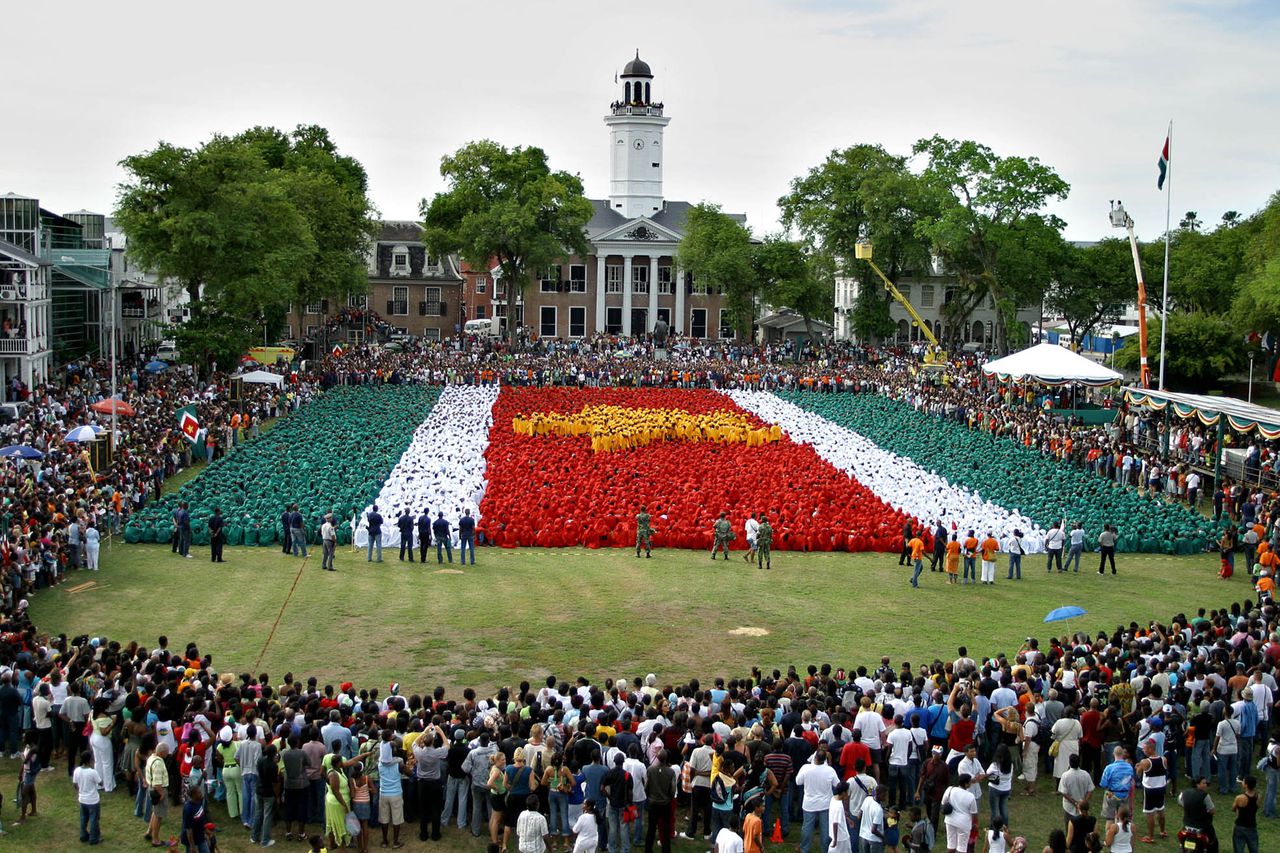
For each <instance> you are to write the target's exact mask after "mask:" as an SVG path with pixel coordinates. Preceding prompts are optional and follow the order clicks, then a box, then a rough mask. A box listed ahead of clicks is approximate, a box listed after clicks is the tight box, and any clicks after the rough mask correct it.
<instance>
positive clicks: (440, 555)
mask: <svg viewBox="0 0 1280 853" xmlns="http://www.w3.org/2000/svg"><path fill="white" fill-rule="evenodd" d="M431 538H433V539H435V540H436V562H437V563H443V562H444V555H445V553H448V555H449V562H450V563H452V562H453V539H452V538H450V535H449V522H447V521H445V518H444V513H443V512H438V513H436V520H435V521H433V522H431ZM473 551H474V549H473ZM471 559H472V560H475V555H474V553H473V554H472V557H471Z"/></svg>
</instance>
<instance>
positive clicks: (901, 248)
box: [778, 145, 930, 341]
mask: <svg viewBox="0 0 1280 853" xmlns="http://www.w3.org/2000/svg"><path fill="white" fill-rule="evenodd" d="M921 190H922V188H921V184H920V182H919V180H918V179H917V178H916V176H915V175H913V174H912V173H911V171H910V169H908V168H907V159H906V158H905V157H900V156H898V155H895V154H890V153H889V152H887V151H885V150H884V149H883V148H881V147H880V146H879V145H853V146H850V147H849V148H845V149H843V150H838V151H832V152H831V154H830V155H828V156H827V159H826V160H824V161H823V162H822V163H821V164H819V165H817V166H814V167H813V168H812V169H810V170H809V171H808V173H806V174H804V175H802V176H800V177H797V178H795V179H793V180H792V181H791V190H790V192H788V193H787V194H786V195H784V196H783V197H782V198H780V199H778V207H779V208H780V209H781V213H782V224H783V225H784V226H785V227H786V228H788V229H795V231H796V232H798V233H799V235H800V237H801V238H802V239H803V240H804V241H805V242H806V243H808V244H809V246H811V247H812V248H813V249H814V250H815V251H816V252H819V253H821V254H823V255H826V257H827V262H826V263H827V266H829V267H831V268H832V269H833V271H834V274H835V275H840V276H846V277H851V278H856V279H857V280H859V281H860V282H863V283H867V282H876V284H873V285H870V286H864V287H859V288H858V299H857V301H856V303H855V305H854V309H853V315H852V320H853V327H854V330H855V332H856V333H857V334H858V336H859V337H860V338H863V339H866V340H872V341H874V340H879V339H882V338H885V337H889V336H890V335H892V334H893V333H894V329H895V327H894V323H893V321H892V320H891V319H890V318H889V304H888V301H887V298H886V296H885V294H884V291H883V289H882V288H880V287H879V286H878V281H877V280H876V279H874V278H873V277H872V276H871V274H870V271H869V270H867V269H865V267H864V266H863V265H862V264H861V263H860V262H858V261H857V260H855V257H854V248H855V246H856V245H857V244H858V243H860V242H864V241H869V242H871V243H872V244H873V245H874V247H875V256H876V259H877V263H878V264H879V265H880V266H881V267H883V268H884V269H885V272H886V273H887V274H888V276H889V278H890V279H891V280H895V281H896V280H897V279H898V278H899V276H900V275H901V274H902V273H904V272H906V271H908V270H921V269H926V268H927V267H928V265H929V261H930V257H929V243H928V240H927V239H925V238H923V237H922V236H921V235H920V234H919V233H918V232H917V224H918V223H919V221H920V219H921V218H922V217H924V216H927V215H928V214H929V208H928V206H927V201H928V196H927V195H926V194H925V193H923V192H922V191H921Z"/></svg>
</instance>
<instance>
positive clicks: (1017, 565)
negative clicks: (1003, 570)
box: [1005, 530, 1026, 580]
mask: <svg viewBox="0 0 1280 853" xmlns="http://www.w3.org/2000/svg"><path fill="white" fill-rule="evenodd" d="M1005 551H1006V552H1007V553H1008V554H1009V577H1008V578H1006V580H1014V579H1015V574H1014V573H1015V572H1016V573H1017V575H1016V579H1017V580H1022V555H1023V554H1025V553H1026V546H1025V545H1024V544H1023V542H1022V531H1021V530H1015V531H1013V538H1011V539H1010V540H1009V542H1008V544H1007V545H1005Z"/></svg>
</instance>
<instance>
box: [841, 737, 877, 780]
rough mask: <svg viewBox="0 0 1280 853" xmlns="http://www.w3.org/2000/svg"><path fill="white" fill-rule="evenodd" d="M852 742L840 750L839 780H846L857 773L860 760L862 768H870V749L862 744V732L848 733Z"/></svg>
mask: <svg viewBox="0 0 1280 853" xmlns="http://www.w3.org/2000/svg"><path fill="white" fill-rule="evenodd" d="M850 737H852V738H853V740H851V741H849V742H848V743H846V744H845V745H844V748H843V749H841V750H840V770H841V771H842V775H841V776H840V778H841V779H845V780H848V779H850V778H852V777H853V775H854V774H856V773H857V772H858V770H857V767H858V761H859V759H861V760H862V766H863V767H870V766H871V749H870V748H869V747H868V746H867V745H866V744H865V743H863V742H862V732H860V731H858V730H857V729H854V730H853V731H852V732H850Z"/></svg>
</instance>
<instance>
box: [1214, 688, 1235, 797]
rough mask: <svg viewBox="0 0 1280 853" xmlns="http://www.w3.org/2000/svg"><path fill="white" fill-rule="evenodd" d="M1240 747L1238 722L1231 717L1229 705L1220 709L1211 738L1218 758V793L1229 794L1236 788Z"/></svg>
mask: <svg viewBox="0 0 1280 853" xmlns="http://www.w3.org/2000/svg"><path fill="white" fill-rule="evenodd" d="M1239 749H1240V723H1239V722H1237V721H1236V720H1235V719H1233V718H1232V713H1231V706H1230V705H1227V706H1226V707H1225V708H1223V709H1222V721H1221V722H1219V723H1218V730H1217V733H1216V735H1215V737H1214V739H1213V752H1214V755H1215V756H1216V757H1217V759H1218V793H1219V794H1230V793H1233V792H1234V791H1235V789H1236V776H1237V775H1238V774H1237V773H1236V767H1237V760H1236V759H1237V758H1238V752H1239Z"/></svg>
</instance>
